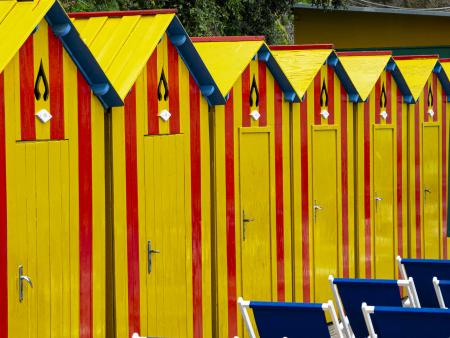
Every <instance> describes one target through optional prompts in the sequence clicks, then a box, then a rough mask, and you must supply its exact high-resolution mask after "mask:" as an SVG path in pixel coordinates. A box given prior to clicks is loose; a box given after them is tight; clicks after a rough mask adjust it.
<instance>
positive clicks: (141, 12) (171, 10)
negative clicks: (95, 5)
mask: <svg viewBox="0 0 450 338" xmlns="http://www.w3.org/2000/svg"><path fill="white" fill-rule="evenodd" d="M176 13H177V10H176V9H174V8H167V9H145V10H133V11H105V12H77V13H69V17H71V18H75V19H88V18H96V17H100V16H106V17H109V18H112V17H122V16H131V15H157V14H176Z"/></svg>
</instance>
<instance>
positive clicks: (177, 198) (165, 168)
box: [141, 135, 192, 337]
mask: <svg viewBox="0 0 450 338" xmlns="http://www.w3.org/2000/svg"><path fill="white" fill-rule="evenodd" d="M144 149H145V155H144V156H145V173H144V177H145V205H146V208H145V229H143V230H144V231H146V238H147V241H148V242H147V248H145V249H146V250H147V251H146V252H147V254H148V256H147V269H146V270H147V271H146V276H145V277H144V278H145V279H146V281H147V300H146V301H147V304H146V306H147V314H148V315H147V316H148V322H147V328H148V329H147V330H148V332H142V333H141V335H143V336H152V337H153V336H157V337H186V336H187V332H188V331H187V323H188V316H192V314H190V313H188V312H187V299H186V298H187V295H188V292H187V283H188V278H190V277H189V276H188V275H187V272H186V267H187V264H189V259H188V258H189V256H188V255H187V252H188V248H187V247H186V236H187V231H186V226H187V222H186V207H187V206H186V205H185V201H186V194H185V192H186V187H185V184H186V183H185V182H186V177H185V150H184V135H163V136H146V137H145V139H144ZM144 306H145V305H144Z"/></svg>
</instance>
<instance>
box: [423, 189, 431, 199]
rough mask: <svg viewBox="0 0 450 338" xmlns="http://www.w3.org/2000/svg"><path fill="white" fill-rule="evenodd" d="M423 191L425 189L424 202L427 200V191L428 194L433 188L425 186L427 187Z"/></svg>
mask: <svg viewBox="0 0 450 338" xmlns="http://www.w3.org/2000/svg"><path fill="white" fill-rule="evenodd" d="M423 191H424V194H423V199H424V202H425V201H426V200H427V193H428V194H431V189H430V188H427V187H425V189H424V190H423Z"/></svg>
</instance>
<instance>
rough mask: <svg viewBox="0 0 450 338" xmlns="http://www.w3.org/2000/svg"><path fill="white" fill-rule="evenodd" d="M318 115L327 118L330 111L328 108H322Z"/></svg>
mask: <svg viewBox="0 0 450 338" xmlns="http://www.w3.org/2000/svg"><path fill="white" fill-rule="evenodd" d="M320 115H322V117H323V118H324V119H325V120H326V119H328V116H330V113H329V112H328V110H325V109H324V110H322V111H321V112H320Z"/></svg>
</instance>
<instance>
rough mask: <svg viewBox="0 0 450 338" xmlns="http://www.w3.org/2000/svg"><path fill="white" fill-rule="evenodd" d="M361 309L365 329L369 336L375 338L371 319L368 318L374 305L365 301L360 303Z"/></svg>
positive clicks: (373, 309)
mask: <svg viewBox="0 0 450 338" xmlns="http://www.w3.org/2000/svg"><path fill="white" fill-rule="evenodd" d="M361 310H362V313H363V316H364V320H365V322H366V326H367V331H369V337H370V338H377V337H378V336H377V334H376V333H375V329H374V328H373V323H372V319H370V314H371V313H373V312H374V311H375V307H374V306H368V305H367V304H366V303H362V305H361Z"/></svg>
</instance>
